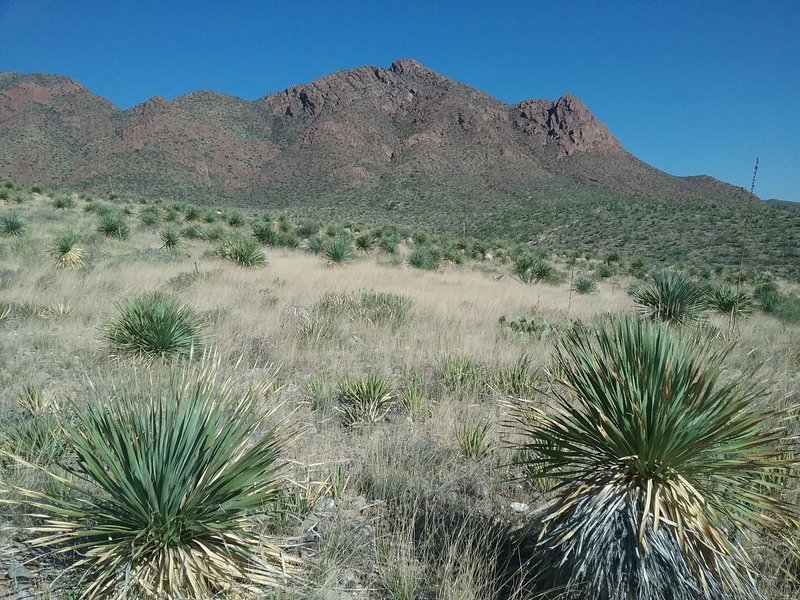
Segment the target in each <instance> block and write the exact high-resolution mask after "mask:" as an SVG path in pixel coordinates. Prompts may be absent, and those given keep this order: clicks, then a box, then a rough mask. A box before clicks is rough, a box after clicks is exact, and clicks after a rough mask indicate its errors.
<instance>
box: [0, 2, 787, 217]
mask: <svg viewBox="0 0 800 600" xmlns="http://www.w3.org/2000/svg"><path fill="white" fill-rule="evenodd" d="M0 32H1V33H0V70H13V71H20V72H23V73H31V72H47V73H59V74H63V75H67V76H69V77H72V78H74V79H76V80H78V81H79V82H81V83H82V84H83V85H85V86H86V87H88V88H89V89H90V90H92V91H93V92H95V93H97V94H100V95H102V96H105V97H106V98H108V99H110V100H111V101H112V102H114V103H115V104H116V105H117V106H119V107H122V108H128V107H130V106H132V105H134V104H137V103H139V102H142V101H144V100H145V99H147V98H148V97H150V96H153V95H161V96H164V97H166V98H170V99H171V98H174V97H175V96H178V95H181V94H185V93H189V92H191V91H195V90H199V89H211V90H216V91H220V92H225V93H228V94H232V95H236V96H240V97H243V98H247V99H255V98H258V97H261V96H263V95H266V94H267V93H270V92H274V91H279V90H282V89H283V88H285V87H287V86H289V85H292V84H297V83H303V82H306V81H310V80H312V79H314V78H316V77H318V76H320V75H324V74H327V73H329V72H331V71H335V70H340V69H347V68H351V67H356V66H361V65H365V64H369V65H379V66H388V65H389V64H391V62H392V61H393V60H394V59H396V58H415V59H417V60H419V61H420V62H422V63H423V64H425V65H426V66H428V67H430V68H431V69H434V70H435V71H438V72H440V73H442V74H445V75H448V76H450V77H452V78H454V79H457V80H459V81H462V82H464V83H466V84H468V85H471V86H474V87H477V88H480V89H482V90H484V91H486V92H488V93H490V94H492V95H494V96H495V97H497V98H499V99H501V100H503V101H506V102H517V101H519V100H522V99H525V98H557V97H558V96H560V95H561V94H563V93H564V92H567V91H570V92H573V93H575V94H576V95H578V96H579V97H580V98H581V99H583V101H584V102H585V103H586V105H587V106H588V107H589V109H590V110H591V111H592V112H594V114H595V115H597V117H598V118H599V119H600V120H601V121H603V122H605V123H606V125H608V127H609V128H610V130H611V132H612V133H613V134H614V135H615V136H616V137H617V138H618V139H619V140H620V141H621V142H622V143H623V145H624V146H625V147H626V148H627V149H628V150H630V151H631V152H633V153H634V154H636V155H637V156H638V157H639V158H641V159H642V160H644V161H645V162H648V163H650V164H652V165H654V166H656V167H658V168H660V169H663V170H665V171H667V172H669V173H673V174H676V175H693V174H699V173H707V174H710V175H713V176H715V177H718V178H720V179H722V180H724V181H728V182H730V183H733V184H735V185H738V186H742V187H748V188H749V186H750V179H751V176H752V167H753V162H754V160H755V157H756V156H757V155H758V156H759V157H760V160H761V166H760V169H759V174H758V180H757V182H756V193H757V194H758V195H760V196H761V197H762V198H773V197H775V198H782V199H787V200H795V201H800V0H783V1H765V0H730V1H724V2H723V1H710V0H693V1H687V2H679V1H675V0H668V1H664V2H656V1H650V0H640V1H635V2H634V1H630V2H619V1H613V0H606V1H598V2H585V1H577V0H576V1H572V2H553V1H546V2H536V1H532V0H528V1H521V2H517V1H509V2H502V1H499V0H498V1H489V0H486V1H480V2H479V1H464V2H440V1H437V0H427V1H425V0H419V1H417V2H389V1H383V0H371V1H358V2H356V1H347V0H342V1H330V0H328V1H326V2H317V1H314V0H306V1H305V2H286V1H280V2H277V1H276V2H271V1H262V2H258V1H255V0H239V1H235V0H231V1H229V2H222V1H220V2H206V1H202V0H197V1H194V2H192V1H189V0H186V1H182V2H177V1H169V0H138V1H132V0H129V1H123V0H0Z"/></svg>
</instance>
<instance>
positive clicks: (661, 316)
mask: <svg viewBox="0 0 800 600" xmlns="http://www.w3.org/2000/svg"><path fill="white" fill-rule="evenodd" d="M630 295H631V296H632V297H633V301H634V302H635V303H636V306H637V308H638V309H639V312H640V313H641V314H643V315H646V316H648V317H650V318H651V319H654V320H659V321H664V322H665V323H669V324H674V325H683V324H686V323H693V322H695V321H697V320H698V319H699V318H700V316H701V315H702V313H703V309H704V308H705V301H706V296H705V291H704V290H703V288H702V287H701V286H699V285H698V284H696V283H695V282H693V281H692V280H691V279H689V278H688V277H686V276H685V275H681V274H680V273H673V272H671V271H661V272H659V273H655V274H654V275H653V279H652V280H651V281H649V282H647V283H642V284H638V285H635V286H634V287H633V288H631V291H630Z"/></svg>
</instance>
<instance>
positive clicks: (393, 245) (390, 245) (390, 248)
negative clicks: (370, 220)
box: [378, 236, 400, 254]
mask: <svg viewBox="0 0 800 600" xmlns="http://www.w3.org/2000/svg"><path fill="white" fill-rule="evenodd" d="M398 244H400V240H399V239H398V238H396V237H391V236H389V237H382V238H381V239H380V242H379V243H378V245H379V246H380V248H381V250H383V251H384V252H386V254H395V253H396V252H397V246H398Z"/></svg>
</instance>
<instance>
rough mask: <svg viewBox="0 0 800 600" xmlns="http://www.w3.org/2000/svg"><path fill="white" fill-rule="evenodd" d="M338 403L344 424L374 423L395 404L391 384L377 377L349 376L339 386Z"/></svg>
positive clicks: (389, 381)
mask: <svg viewBox="0 0 800 600" xmlns="http://www.w3.org/2000/svg"><path fill="white" fill-rule="evenodd" d="M338 402H339V406H338V409H339V411H340V412H341V413H342V417H343V419H344V421H345V423H347V424H349V425H353V424H356V423H375V422H377V421H380V420H382V419H383V417H385V416H386V413H387V412H389V410H390V409H391V407H392V405H393V404H394V402H395V397H394V394H393V393H392V382H391V380H390V379H387V378H385V377H381V376H379V375H364V376H359V375H351V376H349V377H346V378H345V379H344V380H343V381H342V382H341V383H340V384H339V393H338Z"/></svg>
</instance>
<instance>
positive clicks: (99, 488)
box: [26, 372, 293, 599]
mask: <svg viewBox="0 0 800 600" xmlns="http://www.w3.org/2000/svg"><path fill="white" fill-rule="evenodd" d="M138 387H139V389H137V388H135V387H133V386H125V387H123V386H119V387H116V386H115V388H114V390H113V391H112V392H111V394H110V396H109V397H107V398H97V399H96V400H95V402H93V403H92V404H90V405H89V406H88V407H86V408H81V409H78V410H77V414H76V416H75V418H74V422H66V423H65V424H64V427H65V429H66V432H67V438H68V445H69V449H70V454H72V455H74V456H75V460H74V461H71V462H67V463H65V468H66V469H67V471H68V473H69V475H70V477H69V478H61V477H57V476H56V475H52V478H53V481H54V482H56V481H57V482H58V483H59V484H60V485H59V487H60V488H61V489H64V488H66V490H67V491H68V493H67V494H59V495H56V494H50V493H47V492H45V493H38V492H29V493H27V494H26V496H27V497H26V501H27V502H28V503H29V504H30V505H32V506H33V507H34V508H35V510H36V512H37V513H38V514H37V516H38V517H39V518H43V519H44V522H43V524H42V526H41V528H39V529H37V530H36V531H37V535H36V538H35V539H34V540H32V541H30V542H29V543H31V544H33V545H34V546H36V547H39V548H44V549H47V550H50V551H52V552H54V553H56V554H60V555H63V556H65V557H67V558H68V559H71V560H73V561H74V562H73V563H72V564H71V565H70V566H69V567H68V570H70V571H72V570H75V571H78V572H79V573H80V579H79V580H80V583H81V584H82V585H83V586H84V587H83V589H82V590H78V591H80V592H81V594H82V597H85V598H90V599H99V598H109V597H118V598H123V597H137V598H211V597H216V596H218V595H219V594H220V593H222V591H223V590H226V591H227V590H229V589H230V588H231V586H237V587H238V586H241V589H242V590H248V593H250V594H252V593H256V591H258V592H260V593H263V591H261V590H258V587H259V586H271V587H273V586H281V585H283V584H284V583H285V582H286V581H287V579H286V576H287V569H288V572H290V571H291V570H292V568H293V565H292V562H293V561H292V560H291V559H287V557H286V556H284V554H283V552H282V551H281V550H280V548H279V547H277V546H276V544H275V543H274V542H273V541H272V540H270V539H268V538H266V537H265V536H264V535H263V534H262V533H260V532H261V531H263V529H262V528H260V527H259V526H258V523H259V515H260V514H264V513H265V511H269V510H270V503H271V502H273V501H274V500H275V499H276V497H277V495H278V494H279V491H280V489H281V486H282V483H281V481H280V480H279V478H278V476H279V474H280V472H281V469H282V468H283V464H282V462H281V460H280V457H281V453H282V451H283V447H284V445H285V444H286V442H287V439H288V438H287V436H286V435H285V434H284V433H283V432H282V431H281V430H280V429H276V428H267V429H266V430H264V428H263V427H262V423H263V419H264V417H265V415H264V414H263V413H262V412H261V408H260V407H261V405H262V402H263V397H264V395H265V394H266V393H268V391H269V390H267V389H265V387H264V386H260V387H258V388H252V389H250V390H249V391H248V392H246V393H245V394H244V395H243V396H236V395H234V393H233V392H232V391H231V387H230V386H227V385H225V384H221V385H218V384H216V383H215V382H214V374H213V372H203V373H201V374H200V375H191V374H187V373H180V374H177V375H174V376H173V377H172V379H171V380H170V381H169V382H168V383H161V382H159V383H156V384H154V388H153V389H145V388H144V385H142V384H140V385H139V386H138ZM87 550H88V551H87ZM234 589H236V587H235V588H234Z"/></svg>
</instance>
